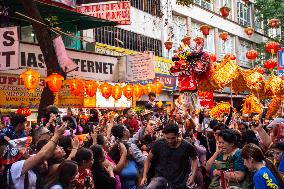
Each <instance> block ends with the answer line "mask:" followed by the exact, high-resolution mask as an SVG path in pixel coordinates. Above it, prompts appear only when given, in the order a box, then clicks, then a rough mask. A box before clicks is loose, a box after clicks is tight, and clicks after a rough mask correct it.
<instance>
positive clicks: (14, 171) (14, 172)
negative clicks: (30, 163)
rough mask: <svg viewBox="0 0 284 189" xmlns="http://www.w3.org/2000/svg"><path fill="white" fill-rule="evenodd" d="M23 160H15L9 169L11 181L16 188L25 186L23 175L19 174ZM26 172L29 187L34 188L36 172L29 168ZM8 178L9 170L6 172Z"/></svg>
mask: <svg viewBox="0 0 284 189" xmlns="http://www.w3.org/2000/svg"><path fill="white" fill-rule="evenodd" d="M24 162H25V160H21V161H17V162H15V163H13V165H12V166H11V169H10V171H11V177H12V181H13V184H14V187H15V188H16V189H23V188H24V186H25V175H22V174H21V173H22V169H23V166H24ZM26 174H28V177H29V189H36V179H37V178H36V174H35V173H34V172H33V171H32V170H29V171H28V173H26ZM8 179H9V172H8Z"/></svg>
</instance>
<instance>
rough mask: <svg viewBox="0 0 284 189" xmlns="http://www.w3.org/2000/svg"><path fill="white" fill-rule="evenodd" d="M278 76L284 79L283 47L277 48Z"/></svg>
mask: <svg viewBox="0 0 284 189" xmlns="http://www.w3.org/2000/svg"><path fill="white" fill-rule="evenodd" d="M277 57H278V66H277V70H278V76H279V77H281V78H282V79H284V48H281V49H279V51H278V54H277Z"/></svg>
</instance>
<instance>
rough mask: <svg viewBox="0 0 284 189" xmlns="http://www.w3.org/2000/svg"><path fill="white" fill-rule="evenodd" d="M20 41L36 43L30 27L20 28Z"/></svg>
mask: <svg viewBox="0 0 284 189" xmlns="http://www.w3.org/2000/svg"><path fill="white" fill-rule="evenodd" d="M21 41H24V42H28V43H38V42H37V39H36V36H35V33H34V32H33V27H32V26H24V27H21Z"/></svg>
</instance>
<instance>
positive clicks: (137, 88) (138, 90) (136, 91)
mask: <svg viewBox="0 0 284 189" xmlns="http://www.w3.org/2000/svg"><path fill="white" fill-rule="evenodd" d="M143 93H144V86H142V85H140V84H135V85H133V96H135V97H136V98H138V99H139V98H141V96H142V95H143Z"/></svg>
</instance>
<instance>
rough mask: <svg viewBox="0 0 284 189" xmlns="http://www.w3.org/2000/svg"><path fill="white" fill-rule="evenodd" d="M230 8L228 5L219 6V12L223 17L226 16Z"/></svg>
mask: <svg viewBox="0 0 284 189" xmlns="http://www.w3.org/2000/svg"><path fill="white" fill-rule="evenodd" d="M230 11H231V9H230V8H229V7H226V6H223V7H221V8H220V13H221V16H222V17H223V18H227V17H228V16H229V14H230Z"/></svg>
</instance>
